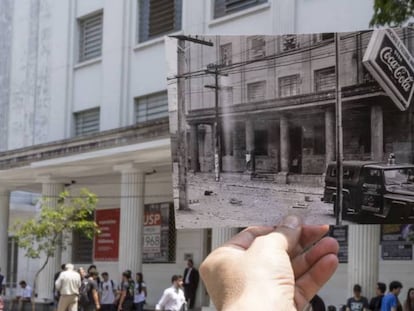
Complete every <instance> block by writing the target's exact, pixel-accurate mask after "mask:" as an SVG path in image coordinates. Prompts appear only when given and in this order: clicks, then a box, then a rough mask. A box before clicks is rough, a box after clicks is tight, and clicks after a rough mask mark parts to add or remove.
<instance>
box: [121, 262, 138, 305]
mask: <svg viewBox="0 0 414 311" xmlns="http://www.w3.org/2000/svg"><path fill="white" fill-rule="evenodd" d="M134 294H135V282H134V280H132V275H131V270H126V271H124V272H123V273H122V282H121V294H120V297H119V302H118V311H131V310H132V309H133V307H134Z"/></svg>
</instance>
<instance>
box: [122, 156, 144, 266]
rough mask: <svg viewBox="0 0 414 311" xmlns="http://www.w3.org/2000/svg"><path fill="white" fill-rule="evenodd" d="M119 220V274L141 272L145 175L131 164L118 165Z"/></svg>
mask: <svg viewBox="0 0 414 311" xmlns="http://www.w3.org/2000/svg"><path fill="white" fill-rule="evenodd" d="M115 170H117V171H121V174H122V175H121V202H120V205H121V217H120V218H121V219H120V232H119V262H118V265H119V266H118V267H119V272H120V273H122V272H123V271H125V270H126V269H130V270H132V271H142V236H143V231H142V228H143V223H144V195H145V173H144V172H143V171H141V170H139V169H138V168H136V167H134V165H133V164H126V165H120V166H117V167H115Z"/></svg>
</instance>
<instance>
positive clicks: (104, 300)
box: [99, 280, 116, 305]
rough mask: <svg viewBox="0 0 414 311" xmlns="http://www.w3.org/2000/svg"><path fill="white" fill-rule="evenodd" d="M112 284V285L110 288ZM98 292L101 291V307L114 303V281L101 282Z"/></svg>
mask: <svg viewBox="0 0 414 311" xmlns="http://www.w3.org/2000/svg"><path fill="white" fill-rule="evenodd" d="M112 283H113V284H114V285H113V286H112ZM99 286H100V291H101V304H103V305H110V304H113V303H114V301H115V294H114V291H115V288H116V285H115V283H114V281H111V280H108V281H106V282H101V284H100V285H99Z"/></svg>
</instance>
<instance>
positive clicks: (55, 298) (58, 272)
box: [53, 264, 76, 310]
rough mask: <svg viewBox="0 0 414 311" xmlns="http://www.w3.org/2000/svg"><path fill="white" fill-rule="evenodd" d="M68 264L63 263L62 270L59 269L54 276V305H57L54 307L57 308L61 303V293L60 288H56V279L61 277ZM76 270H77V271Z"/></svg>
mask: <svg viewBox="0 0 414 311" xmlns="http://www.w3.org/2000/svg"><path fill="white" fill-rule="evenodd" d="M65 267H66V264H62V265H61V266H60V271H57V272H56V273H55V275H54V277H53V306H54V307H55V308H54V309H55V310H57V306H58V304H59V297H60V293H59V290H56V285H55V284H56V281H57V279H58V278H59V276H60V274H61V273H62V272H63V271H65V269H66V268H65ZM75 272H76V271H75Z"/></svg>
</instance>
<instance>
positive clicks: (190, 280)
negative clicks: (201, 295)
mask: <svg viewBox="0 0 414 311" xmlns="http://www.w3.org/2000/svg"><path fill="white" fill-rule="evenodd" d="M199 279H200V276H199V273H198V271H197V269H196V268H194V263H193V260H192V259H188V260H187V268H186V269H185V270H184V295H185V301H186V302H187V304H188V308H189V309H190V310H191V309H193V308H194V302H195V297H196V292H197V287H198V281H199Z"/></svg>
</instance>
